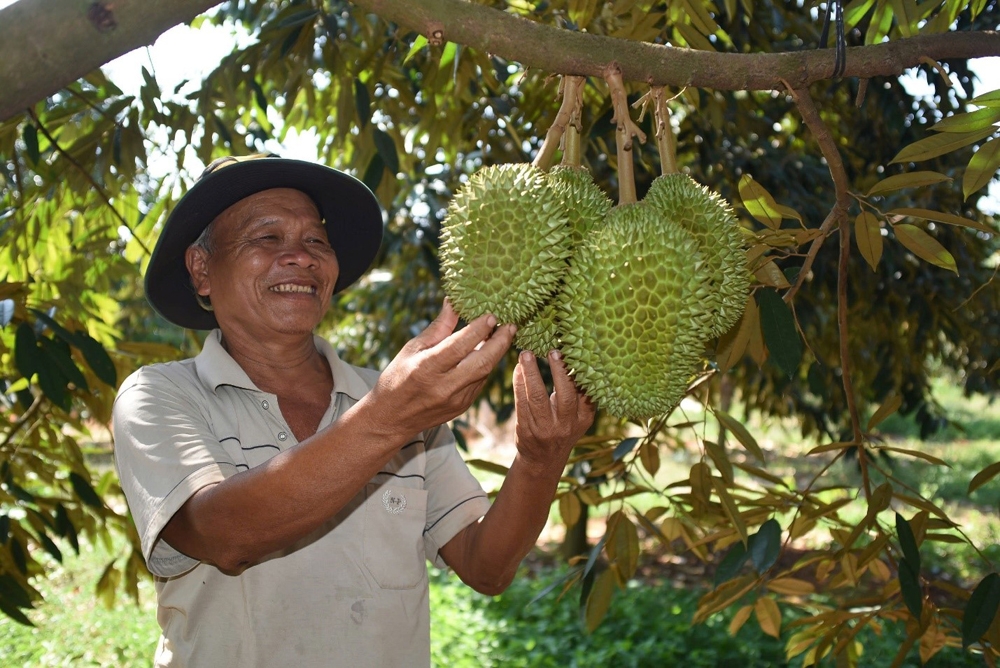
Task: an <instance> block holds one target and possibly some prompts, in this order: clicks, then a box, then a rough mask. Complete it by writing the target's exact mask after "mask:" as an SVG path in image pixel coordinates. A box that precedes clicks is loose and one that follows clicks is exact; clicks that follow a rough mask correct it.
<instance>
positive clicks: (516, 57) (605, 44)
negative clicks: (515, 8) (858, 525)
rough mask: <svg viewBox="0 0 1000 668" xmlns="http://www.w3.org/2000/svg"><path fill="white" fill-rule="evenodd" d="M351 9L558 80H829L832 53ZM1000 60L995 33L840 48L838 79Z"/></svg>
mask: <svg viewBox="0 0 1000 668" xmlns="http://www.w3.org/2000/svg"><path fill="white" fill-rule="evenodd" d="M354 4H356V5H358V6H359V7H361V8H363V9H365V10H367V11H369V12H372V13H374V14H377V15H378V16H379V17H381V18H383V19H385V20H387V21H393V22H395V23H398V24H399V25H401V26H405V27H407V28H410V29H412V30H415V31H417V32H419V33H421V34H423V35H425V36H426V37H427V38H428V39H429V40H431V41H435V40H437V41H441V42H444V41H448V42H457V43H458V44H463V45H465V46H468V47H472V48H474V49H478V50H480V51H484V52H486V53H491V54H494V55H497V56H501V57H503V58H506V59H508V60H513V61H516V62H518V63H521V64H522V65H524V66H525V67H529V68H535V69H539V70H544V71H546V72H554V73H559V74H576V75H579V76H595V77H601V76H603V74H604V71H605V68H607V67H608V66H609V65H611V64H612V63H618V64H619V65H620V66H621V71H622V78H623V79H624V80H625V81H642V82H646V83H649V84H651V85H654V86H674V87H681V86H694V87H698V88H714V89H717V90H775V89H778V88H781V87H782V84H781V81H782V80H783V79H784V80H785V81H788V82H790V83H791V84H792V85H793V86H794V87H795V88H805V87H806V86H808V85H809V84H811V83H813V82H816V81H821V80H823V79H829V78H830V77H831V76H832V74H833V68H834V58H835V55H836V54H835V52H834V49H804V50H802V51H791V52H785V53H714V52H709V51H698V50H694V49H684V48H678V47H671V46H663V45H659V44H650V43H648V42H638V41H634V40H627V39H616V38H614V37H605V36H602V35H593V34H590V33H582V32H574V31H570V30H565V29H562V28H557V27H555V26H551V25H546V24H542V23H535V22H534V21H531V20H529V19H526V18H524V17H521V16H517V15H515V14H511V13H508V12H504V11H500V10H498V9H493V8H491V7H485V6H483V5H477V4H474V3H472V2H469V1H468V0H354ZM998 55H1000V33H998V32H996V31H992V30H991V31H982V32H954V33H945V34H940V35H920V36H917V37H911V38H908V39H899V40H893V41H891V42H884V43H881V44H874V45H870V46H857V47H852V48H850V49H848V50H847V67H846V69H845V70H844V73H843V75H842V76H843V77H845V78H846V77H862V78H869V77H877V76H896V75H899V74H901V73H902V72H903V71H904V70H906V69H908V68H910V67H914V66H915V65H918V64H919V63H921V62H922V60H921V59H922V58H925V57H926V58H930V59H932V60H942V59H950V58H982V57H986V56H998Z"/></svg>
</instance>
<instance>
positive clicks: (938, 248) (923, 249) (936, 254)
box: [892, 224, 958, 274]
mask: <svg viewBox="0 0 1000 668" xmlns="http://www.w3.org/2000/svg"><path fill="white" fill-rule="evenodd" d="M892 229H893V231H894V232H895V233H896V240H897V241H899V243H901V244H903V246H905V247H906V248H907V249H908V250H909V251H910V252H912V253H913V254H914V255H916V256H917V257H919V258H921V259H922V260H925V261H927V262H930V263H931V264H933V265H935V266H938V267H941V268H942V269H947V270H948V271H953V272H955V273H956V274H957V273H958V267H957V266H956V265H955V258H954V257H953V256H952V254H951V253H949V252H948V251H947V250H946V249H945V247H944V246H942V245H941V244H939V243H938V241H937V239H935V238H934V237H932V236H931V235H929V234H927V233H926V232H924V231H923V230H922V229H920V228H919V227H916V226H915V225H903V224H899V225H894V226H893V228H892Z"/></svg>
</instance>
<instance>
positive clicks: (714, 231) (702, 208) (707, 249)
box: [643, 174, 750, 337]
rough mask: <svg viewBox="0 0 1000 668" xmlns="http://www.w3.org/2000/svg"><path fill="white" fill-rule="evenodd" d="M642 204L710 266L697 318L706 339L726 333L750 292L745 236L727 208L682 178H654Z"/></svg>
mask: <svg viewBox="0 0 1000 668" xmlns="http://www.w3.org/2000/svg"><path fill="white" fill-rule="evenodd" d="M643 202H645V203H646V204H648V205H650V206H653V207H655V208H656V210H657V211H658V212H659V213H660V215H662V216H663V217H664V219H666V220H670V221H672V222H674V223H676V224H678V225H680V226H681V227H683V228H684V229H685V230H687V231H688V232H690V233H691V235H692V236H693V237H694V238H695V240H696V241H697V242H698V249H699V250H700V251H701V254H702V256H703V257H704V259H705V261H706V262H707V264H708V271H707V272H706V280H708V281H709V282H710V284H711V285H712V286H713V287H712V290H711V291H710V293H709V294H708V295H707V296H706V300H705V302H704V307H705V309H704V311H703V312H702V313H701V314H699V316H698V318H699V321H700V322H703V323H704V325H705V328H706V331H707V336H708V337H713V336H718V335H720V334H725V333H726V332H727V331H728V330H729V328H730V327H732V326H733V325H734V324H736V322H737V321H738V320H739V319H740V316H741V315H742V314H743V309H744V307H745V306H746V302H747V296H748V294H749V291H750V274H749V272H748V271H747V262H746V249H745V246H744V243H743V235H742V234H741V233H740V230H739V225H738V224H737V222H736V217H735V215H733V211H732V209H731V208H730V206H729V204H727V203H726V201H725V200H724V199H723V198H722V197H721V196H720V195H719V194H718V193H715V192H712V191H711V190H709V189H708V188H706V187H704V186H702V185H700V184H698V183H697V182H695V181H694V180H693V179H691V178H690V177H689V176H687V175H685V174H665V175H663V176H660V177H658V178H656V179H655V180H654V181H653V184H652V186H650V188H649V192H648V193H646V196H645V198H643Z"/></svg>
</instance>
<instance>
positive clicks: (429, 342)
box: [411, 299, 458, 350]
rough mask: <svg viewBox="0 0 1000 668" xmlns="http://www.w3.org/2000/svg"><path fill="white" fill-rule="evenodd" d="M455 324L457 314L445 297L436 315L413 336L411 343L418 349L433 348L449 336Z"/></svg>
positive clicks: (456, 323) (456, 322)
mask: <svg viewBox="0 0 1000 668" xmlns="http://www.w3.org/2000/svg"><path fill="white" fill-rule="evenodd" d="M456 325H458V314H457V313H455V309H454V308H452V305H451V302H450V301H448V300H447V299H445V300H444V304H442V306H441V312H440V313H439V314H438V317H437V318H435V319H434V321H433V322H432V323H431V324H429V325H427V327H426V328H424V331H422V332H420V334H418V335H417V336H416V337H414V338H413V340H412V341H411V343H412V344H413V346H414V347H416V348H417V349H419V350H427V349H429V348H433V347H434V346H436V345H438V344H439V343H441V342H442V341H444V340H445V339H446V338H448V337H449V336H451V334H452V333H453V332H454V331H455V326H456Z"/></svg>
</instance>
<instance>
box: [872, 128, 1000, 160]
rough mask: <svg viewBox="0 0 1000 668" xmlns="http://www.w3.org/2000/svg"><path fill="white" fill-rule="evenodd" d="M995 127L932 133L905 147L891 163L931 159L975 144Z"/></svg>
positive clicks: (987, 135) (991, 132) (988, 134)
mask: <svg viewBox="0 0 1000 668" xmlns="http://www.w3.org/2000/svg"><path fill="white" fill-rule="evenodd" d="M994 129H995V128H993V127H992V126H990V127H989V128H986V129H985V130H977V131H976V132H944V133H941V134H936V135H931V136H930V137H926V138H924V139H921V140H920V141H918V142H914V143H912V144H910V145H909V146H907V147H906V148H904V149H903V150H902V151H900V152H899V153H897V154H896V157H895V158H893V159H892V161H891V162H890V163H889V164H894V163H897V162H920V161H921V160H930V159H931V158H936V157H938V156H939V155H944V154H945V153H950V152H952V151H955V150H957V149H960V148H962V147H963V146H968V145H969V144H974V143H976V142H977V141H979V140H980V139H986V138H987V137H989V136H990V135H991V134H993V130H994Z"/></svg>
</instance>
